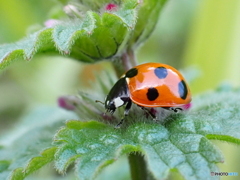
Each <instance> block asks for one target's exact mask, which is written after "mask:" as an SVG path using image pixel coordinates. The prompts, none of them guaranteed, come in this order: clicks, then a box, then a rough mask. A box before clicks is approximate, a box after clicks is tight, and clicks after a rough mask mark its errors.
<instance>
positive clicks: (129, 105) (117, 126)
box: [115, 100, 132, 128]
mask: <svg viewBox="0 0 240 180" xmlns="http://www.w3.org/2000/svg"><path fill="white" fill-rule="evenodd" d="M131 106H132V101H131V100H129V101H128V102H127V105H126V107H125V110H124V116H123V118H122V119H121V121H120V122H119V123H118V124H117V125H116V126H115V128H119V127H120V126H121V125H122V123H123V121H124V119H125V117H126V116H128V113H129V110H130V109H131Z"/></svg>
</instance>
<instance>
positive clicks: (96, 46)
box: [0, 0, 137, 68]
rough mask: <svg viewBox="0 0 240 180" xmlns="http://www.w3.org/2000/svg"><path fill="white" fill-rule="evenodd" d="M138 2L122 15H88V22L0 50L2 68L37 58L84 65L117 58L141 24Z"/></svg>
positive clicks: (49, 31) (63, 26)
mask: <svg viewBox="0 0 240 180" xmlns="http://www.w3.org/2000/svg"><path fill="white" fill-rule="evenodd" d="M136 4H137V1H136V0H130V1H126V2H125V3H123V4H122V5H121V8H119V10H118V11H115V12H104V13H102V14H101V15H99V14H98V13H96V12H92V11H89V12H87V13H86V15H85V18H84V20H82V21H80V20H73V21H71V22H63V23H60V24H58V25H56V26H54V27H53V28H45V29H43V30H40V31H38V32H36V33H34V34H31V35H29V36H28V37H26V38H25V39H23V40H20V41H18V42H16V43H12V44H5V45H1V46H0V68H4V67H5V66H7V65H8V64H10V63H11V62H12V61H14V60H18V59H25V60H30V59H31V58H32V57H33V56H34V55H35V54H40V53H49V54H59V53H60V54H63V55H66V56H69V57H72V58H74V59H77V60H80V61H84V62H95V61H98V60H103V59H108V58H111V57H113V56H115V55H117V54H118V53H119V52H120V51H121V50H122V48H123V46H124V45H125V44H126V40H127V38H128V37H129V34H130V33H131V31H132V30H133V29H134V26H135V24H136V21H137V15H136Z"/></svg>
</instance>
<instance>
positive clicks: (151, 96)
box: [147, 87, 159, 101]
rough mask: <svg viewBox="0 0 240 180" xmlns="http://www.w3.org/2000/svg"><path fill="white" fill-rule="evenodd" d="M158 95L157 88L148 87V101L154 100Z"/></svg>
mask: <svg viewBox="0 0 240 180" xmlns="http://www.w3.org/2000/svg"><path fill="white" fill-rule="evenodd" d="M158 96H159V93H158V90H157V89H156V88H154V87H150V88H148V92H147V98H148V100H149V101H154V100H155V99H157V97H158Z"/></svg>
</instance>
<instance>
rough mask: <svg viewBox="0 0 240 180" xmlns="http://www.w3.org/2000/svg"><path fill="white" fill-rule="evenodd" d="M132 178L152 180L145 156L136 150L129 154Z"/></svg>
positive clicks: (135, 179)
mask: <svg viewBox="0 0 240 180" xmlns="http://www.w3.org/2000/svg"><path fill="white" fill-rule="evenodd" d="M128 161H129V165H130V171H131V177H132V180H150V179H151V178H150V177H149V173H148V171H147V164H146V161H145V160H144V156H143V155H141V154H140V153H137V152H134V153H131V154H129V155H128Z"/></svg>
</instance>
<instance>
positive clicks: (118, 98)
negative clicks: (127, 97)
mask: <svg viewBox="0 0 240 180" xmlns="http://www.w3.org/2000/svg"><path fill="white" fill-rule="evenodd" d="M113 102H114V105H115V107H116V108H117V107H120V106H122V105H123V104H124V101H123V100H122V99H121V98H120V97H117V98H115V99H114V100H113Z"/></svg>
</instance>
